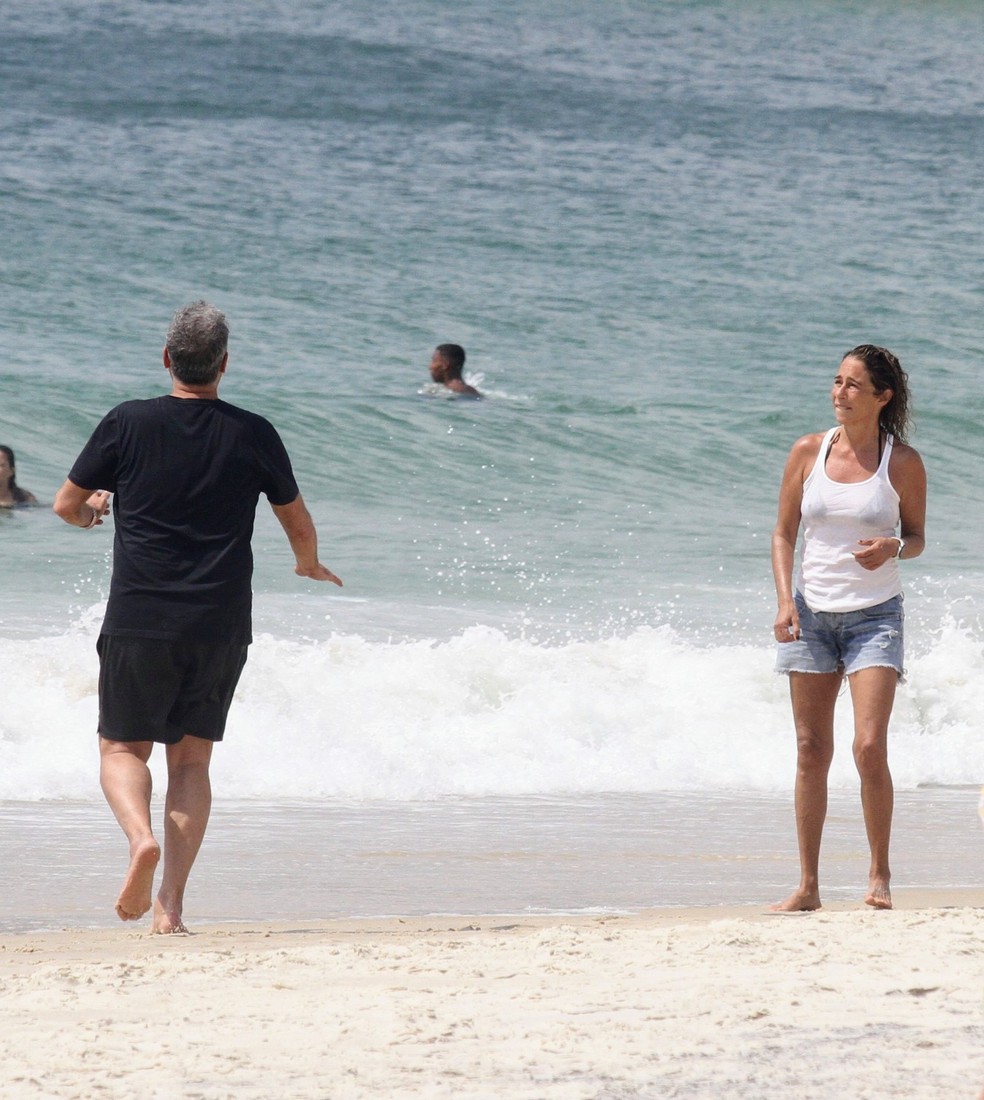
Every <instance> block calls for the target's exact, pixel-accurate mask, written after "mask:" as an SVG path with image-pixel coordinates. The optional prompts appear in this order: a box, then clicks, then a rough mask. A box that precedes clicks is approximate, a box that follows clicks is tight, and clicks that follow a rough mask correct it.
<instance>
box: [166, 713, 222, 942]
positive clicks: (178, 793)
mask: <svg viewBox="0 0 984 1100" xmlns="http://www.w3.org/2000/svg"><path fill="white" fill-rule="evenodd" d="M211 759H212V742H211V741H206V740H204V739H203V738H201V737H193V736H191V735H190V734H186V735H185V736H184V737H183V738H182V739H181V740H180V741H179V742H178V743H177V744H176V745H168V746H167V797H166V798H165V802H164V877H163V879H162V880H161V888H160V890H158V892H157V900H156V902H155V903H154V931H155V932H162V933H168V932H187V931H188V929H187V928H185V926H184V921H183V920H182V919H181V915H182V912H183V909H184V892H185V886H186V885H187V883H188V876H189V875H190V874H191V868H192V867H193V866H194V863H195V857H196V856H197V855H198V850H199V848H201V846H202V840H203V839H204V837H205V829H206V827H207V825H208V816H209V813H210V812H211V809H212V785H211V781H210V779H209V774H208V767H209V762H210V761H211Z"/></svg>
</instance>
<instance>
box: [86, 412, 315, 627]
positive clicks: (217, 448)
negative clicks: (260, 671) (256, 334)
mask: <svg viewBox="0 0 984 1100" xmlns="http://www.w3.org/2000/svg"><path fill="white" fill-rule="evenodd" d="M68 476H69V480H71V481H72V482H74V483H75V484H76V485H78V486H79V487H80V488H83V489H92V490H96V489H107V490H109V491H110V492H111V493H113V494H114V500H113V517H114V520H115V525H116V539H115V543H114V547H113V579H112V583H111V585H110V592H109V605H108V607H107V608H106V618H105V620H104V622H103V627H102V632H103V633H104V634H121V635H129V636H132V637H140V638H199V639H202V640H209V639H215V640H222V641H227V642H229V643H231V644H243V645H245V644H248V643H249V642H250V640H251V630H252V626H251V610H252V591H251V588H250V580H251V577H252V573H253V553H252V549H251V547H250V539H251V538H252V535H253V520H254V518H255V515H256V503H257V500H258V499H259V495H260V493H263V494H265V495H266V497H267V498H268V500H269V501H270V503H271V504H290V503H291V502H292V501H293V500H295V499H296V497H297V495H298V489H297V482H296V481H295V480H294V474H293V471H292V470H291V465H290V459H289V458H288V456H287V451H286V450H285V448H284V445H283V443H282V442H281V439H280V436H279V435H278V434H277V431H276V429H275V428H274V427H273V425H272V424H271V423H270V422H269V421H267V420H265V419H264V418H263V417H262V416H257V415H256V414H255V413H251V412H247V411H246V410H245V409H239V408H236V406H235V405H229V404H227V403H226V402H225V401H218V400H214V401H209V400H199V399H194V398H181V397H170V396H168V397H155V398H152V399H150V400H149V401H126V402H124V403H123V404H122V405H118V406H117V407H116V408H115V409H112V410H111V411H110V412H109V413H107V414H106V416H105V417H104V418H103V420H102V422H101V423H100V424H99V426H98V427H97V428H96V430H95V431H94V432H93V434H92V437H91V439H90V440H89V442H88V443H87V444H86V445H85V447H84V448H83V450H82V453H81V454H80V455H79V457H78V459H77V460H76V462H75V465H74V466H73V467H72V470H71V472H70V473H69V475H68Z"/></svg>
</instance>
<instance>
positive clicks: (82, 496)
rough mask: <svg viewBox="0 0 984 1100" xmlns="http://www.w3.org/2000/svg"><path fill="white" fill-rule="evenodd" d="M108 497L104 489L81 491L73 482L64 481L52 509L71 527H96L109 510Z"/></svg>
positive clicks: (79, 486)
mask: <svg viewBox="0 0 984 1100" xmlns="http://www.w3.org/2000/svg"><path fill="white" fill-rule="evenodd" d="M109 496H110V494H109V493H107V492H106V491H105V490H104V489H97V490H96V491H95V492H93V491H92V490H91V489H83V488H82V487H81V485H76V484H75V482H74V481H66V482H65V484H64V485H63V486H62V487H61V488H60V489H59V490H58V492H57V493H56V494H55V503H54V504H52V506H51V507H52V509H53V510H54V512H55V515H58V516H61V518H62V519H63V520H64V521H65V522H66V523H68V524H71V526H72V527H98V526H99V525H100V524H101V523H102V518H103V516H104V515H105V514H106V512H107V511H108V509H109Z"/></svg>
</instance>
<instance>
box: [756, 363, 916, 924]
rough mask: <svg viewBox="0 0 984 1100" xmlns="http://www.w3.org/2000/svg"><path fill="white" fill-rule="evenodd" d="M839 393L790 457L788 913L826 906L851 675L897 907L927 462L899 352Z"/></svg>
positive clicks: (782, 663) (842, 369)
mask: <svg viewBox="0 0 984 1100" xmlns="http://www.w3.org/2000/svg"><path fill="white" fill-rule="evenodd" d="M831 397H832V400H833V406H834V419H835V420H836V421H837V423H836V426H835V427H833V428H831V429H830V430H829V431H827V432H817V433H815V434H813V435H806V436H803V438H802V439H799V440H797V442H796V443H795V444H794V445H793V448H792V450H791V451H790V453H789V458H788V461H787V462H786V469H785V473H784V474H783V479H782V487H781V490H780V494H779V516H778V520H777V522H776V527H775V530H774V532H773V535H772V570H773V574H774V577H775V585H776V597H777V600H778V605H779V609H778V613H777V615H776V620H775V626H774V632H775V638H776V642H777V643H778V646H777V658H776V668H777V671H779V672H782V673H785V674H786V675H787V676H788V678H789V691H790V698H791V700H792V708H793V720H794V723H795V726H796V739H797V763H796V790H795V802H796V832H797V839H798V844H799V858H800V883H799V886H798V887H797V888H796V890H794V891H793V893H792V894H791V895H790V896H789V897H788V898H786V899H785V900H784V901H781V902H778V903H777V904H776V905H773V906H772V909H773V910H774V911H776V912H799V911H803V910H812V909H819V908H820V885H819V864H820V841H821V836H822V833H823V825H824V820H825V818H826V815H827V774H828V772H829V770H830V763H831V760H832V758H833V753H834V705H835V703H836V702H837V696H838V693H839V691H840V688H841V684H842V682H843V680H844V678H845V677H846V678H847V681H848V684H849V686H850V691H851V702H852V704H853V707H854V760H855V763H856V766H857V769H858V773H859V775H860V777H861V805H862V808H863V813H864V822H865V829H866V831H867V835H868V844H869V847H870V849H871V865H870V869H869V879H868V892H867V895H866V897H865V901H866V903H867V904H868V905H871V906H873V907H874V908H876V909H891V907H892V895H891V889H890V885H889V883H890V880H891V871H890V869H889V858H888V855H889V840H890V836H891V829H892V810H893V805H894V790H893V787H892V776H891V773H890V771H889V767H888V724H889V719H890V717H891V713H892V706H893V703H894V701H895V688H896V685H897V683H898V681H899V680H900V679H901V678H902V674H903V645H902V641H903V639H902V622H903V615H902V584H901V579H900V572H899V561H900V560H909V559H911V558H915V557H918V556H919V555H920V554H921V553H922V552H923V549H924V547H925V545H926V542H925V521H926V471H925V469H924V467H923V463H922V459H921V458H920V457H919V455H918V453H917V452H916V451H915V450H913V448H912V447H910V446H908V444H907V442H906V438H907V433H908V429H909V389H908V377H907V375H906V373H905V372H904V371H903V370H902V367H901V364H900V363H899V361H898V359H896V357H895V356H894V355H893V354H892V353H891V352H890V351H888V350H887V349H885V348H881V347H876V346H874V345H872V344H862V345H860V346H859V347H856V348H854V349H853V350H852V351H849V352H848V353H847V354H846V355H845V356H844V358H843V360H842V361H841V364H840V366H839V368H838V370H837V375H836V377H835V378H834V385H833V389H832V390H831ZM801 523H802V526H803V544H802V558H801V564H800V570H799V574H798V576H797V580H796V586H795V590H794V587H793V559H794V555H795V549H796V540H797V534H798V531H799V528H800V524H801Z"/></svg>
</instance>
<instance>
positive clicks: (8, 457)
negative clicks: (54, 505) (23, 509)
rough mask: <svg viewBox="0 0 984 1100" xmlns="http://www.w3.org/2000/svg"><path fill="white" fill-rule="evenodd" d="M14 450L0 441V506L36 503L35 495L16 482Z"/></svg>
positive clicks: (9, 506) (12, 506) (11, 506)
mask: <svg viewBox="0 0 984 1100" xmlns="http://www.w3.org/2000/svg"><path fill="white" fill-rule="evenodd" d="M16 474H17V470H16V463H15V461H14V452H13V451H12V450H11V449H10V448H9V447H7V446H4V444H2V443H0V508H17V507H18V506H19V505H23V504H37V502H38V501H37V497H35V496H34V494H33V493H29V492H28V491H27V490H26V489H22V488H21V487H20V486H19V485H18V484H17V477H16Z"/></svg>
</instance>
